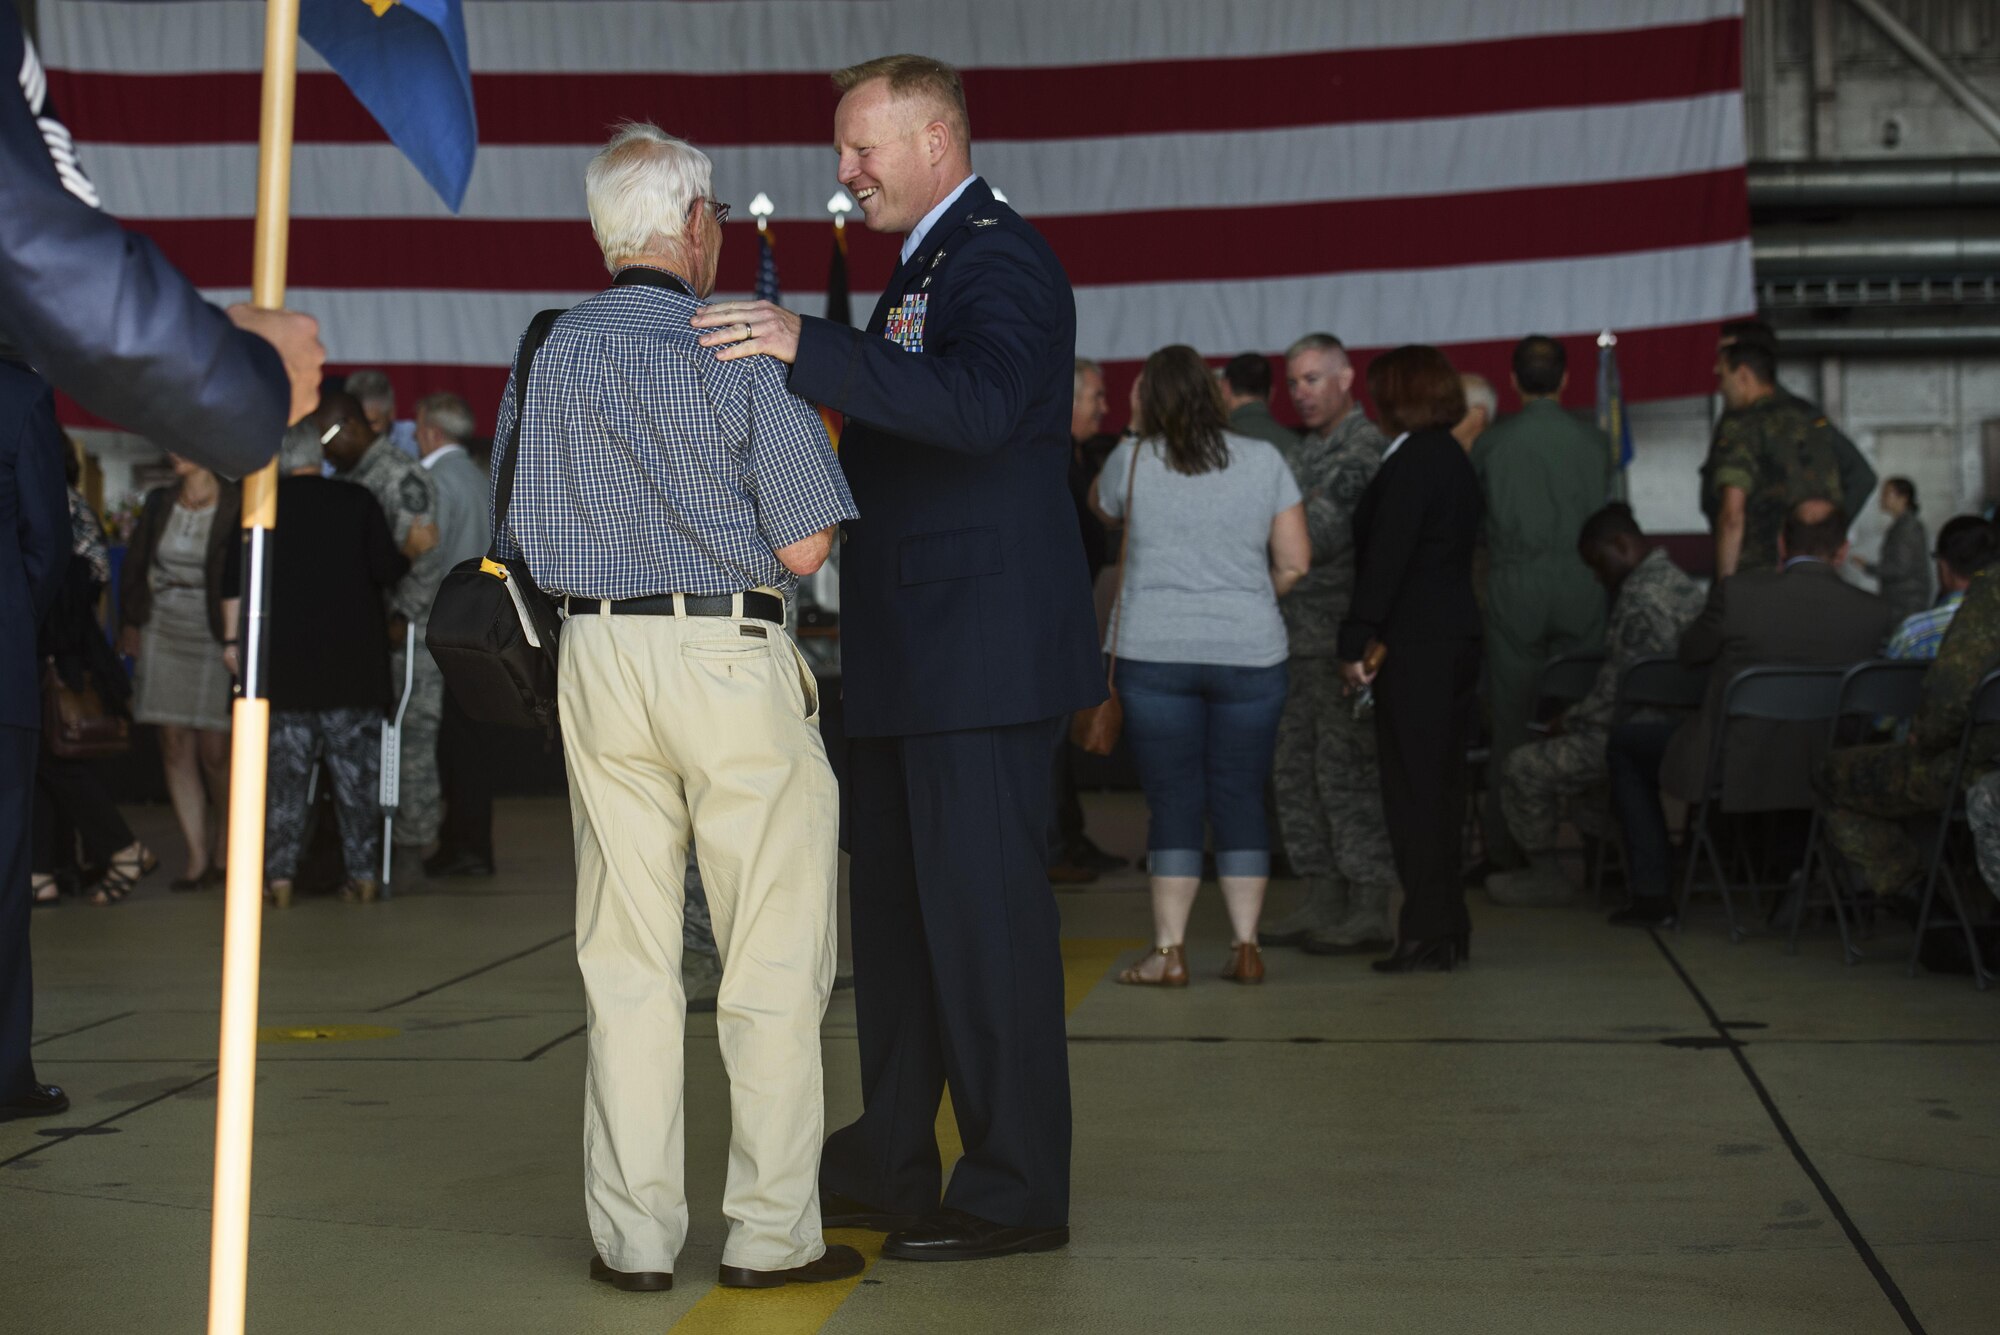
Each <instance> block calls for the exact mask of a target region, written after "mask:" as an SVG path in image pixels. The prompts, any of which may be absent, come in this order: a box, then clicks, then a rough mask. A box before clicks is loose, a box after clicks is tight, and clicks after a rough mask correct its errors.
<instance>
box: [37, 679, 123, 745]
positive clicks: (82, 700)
mask: <svg viewBox="0 0 2000 1335" xmlns="http://www.w3.org/2000/svg"><path fill="white" fill-rule="evenodd" d="M131 747H132V722H131V720H130V719H127V718H124V717H122V716H120V715H118V714H114V713H112V712H111V711H110V710H108V709H106V708H105V707H104V698H103V697H102V696H100V695H99V694H98V693H97V688H96V687H95V686H93V685H91V684H90V683H89V681H88V680H86V681H85V682H84V684H83V686H82V687H81V688H78V687H74V686H71V685H69V684H68V683H67V682H65V681H64V680H63V679H62V674H61V673H60V672H57V671H56V661H55V660H54V659H53V658H45V659H43V660H42V748H43V749H44V750H45V751H47V752H48V753H49V754H50V755H51V756H53V757H55V758H56V759H57V760H100V759H102V758H104V757H106V756H122V755H124V754H125V753H126V752H127V751H129V750H130V749H131Z"/></svg>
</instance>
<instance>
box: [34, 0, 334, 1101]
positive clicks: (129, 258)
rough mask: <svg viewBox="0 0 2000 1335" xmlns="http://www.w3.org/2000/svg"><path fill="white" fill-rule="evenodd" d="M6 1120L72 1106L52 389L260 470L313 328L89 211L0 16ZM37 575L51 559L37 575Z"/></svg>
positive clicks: (196, 456) (301, 380)
mask: <svg viewBox="0 0 2000 1335" xmlns="http://www.w3.org/2000/svg"><path fill="white" fill-rule="evenodd" d="M0 70H5V71H8V77H12V78H14V80H15V84H14V87H12V88H9V89H0V436H4V437H5V441H4V443H0V475H4V476H0V508H4V510H5V513H0V532H4V533H5V534H6V535H7V541H9V542H10V543H13V542H18V544H19V550H18V551H17V552H15V553H13V554H12V559H11V560H4V561H0V650H4V654H0V682H4V686H0V775H5V779H4V781H0V1121H9V1120H12V1119H14V1118H17V1117H48V1116H53V1115H55V1114H58V1113H61V1112H63V1111H65V1110H67V1109H68V1107H69V1096H68V1095H67V1094H65V1093H64V1092H63V1091H62V1090H61V1089H60V1088H59V1087H57V1086H55V1085H45V1084H42V1083H41V1082H40V1081H39V1080H37V1079H36V1078H35V1074H34V1064H33V1063H32V1062H31V1061H29V1059H28V1043H29V1035H30V1033H31V1031H32V1028H33V1020H34V1016H33V1003H34V992H33V987H32V985H31V982H30V979H29V964H28V913H29V908H30V894H31V891H30V889H29V875H28V825H29V815H30V813H29V811H28V805H29V803H28V798H29V795H30V790H31V789H32V787H33V784H32V782H31V780H32V776H33V774H34V769H35V757H36V755H37V753H38V751H39V745H38V741H37V736H36V734H37V732H38V731H39V729H40V726H41V715H40V707H39V705H38V704H37V703H36V700H37V693H36V686H35V673H36V663H35V655H34V652H33V650H34V641H35V625H36V623H37V622H38V621H39V620H40V613H41V611H42V610H43V608H44V607H45V606H46V603H47V599H48V597H50V596H51V594H52V591H53V589H54V587H55V579H56V576H58V575H60V574H61V571H62V565H61V563H60V562H58V561H56V560H54V557H55V556H58V555H61V556H65V557H66V554H67V548H66V547H64V546H61V545H60V544H56V545H54V546H50V545H49V541H50V539H51V538H53V537H55V536H56V535H55V534H52V533H50V532H49V531H48V529H47V526H46V525H47V523H48V522H53V520H52V518H51V517H53V516H56V515H57V514H58V513H59V511H58V509H57V508H56V506H57V505H58V504H59V503H60V501H61V499H62V472H61V469H60V467H58V466H57V465H58V464H59V463H60V458H61V453H60V452H61V447H62V438H61V434H60V432H59V430H58V429H57V426H56V420H55V412H54V408H53V406H52V404H53V398H52V396H51V395H50V393H49V384H50V383H53V384H54V385H55V386H56V387H57V388H59V389H62V390H63V391H65V392H66V393H68V394H70V395H72V396H73V397H74V398H75V399H76V400H77V401H78V402H79V403H81V404H83V405H84V406H85V407H86V408H89V409H90V410H91V411H92V412H95V413H99V414H101V415H103V416H105V417H108V418H110V419H112V420H113V421H116V422H118V423H120V424H121V425H123V426H125V427H128V428H129V429H131V430H133V431H136V432H139V433H140V434H142V435H145V436H148V437H150V438H151V439H153V440H154V441H155V442H157V443H158V444H160V445H162V446H164V447H166V448H167V449H169V450H172V451H174V452H175V453H176V454H180V455H182V456H184V457H186V458H189V459H192V460H194V461H195V462H196V463H199V464H201V465H203V466H204V467H207V468H212V469H214V470H215V471H216V472H218V473H221V474H223V475H225V476H228V477H239V476H241V475H242V474H244V473H246V472H248V471H250V470H251V469H253V468H255V467H257V466H258V465H259V464H261V463H263V462H264V461H265V460H267V459H269V458H270V457H271V455H272V454H274V453H275V452H276V451H277V448H278V440H279V437H280V436H281V435H283V433H284V429H285V424H286V423H287V422H291V421H296V420H297V419H298V418H300V417H303V416H305V415H306V414H307V413H308V412H311V411H312V408H313V405H314V404H315V403H316V402H317V401H318V398H319V372H320V365H321V363H323V362H324V361H325V360H326V349H325V348H323V347H321V346H320V341H319V326H318V325H317V324H316V323H315V322H314V321H313V319H312V318H311V317H310V316H305V315H299V314H297V313H295V312H290V311H260V310H253V309H251V308H250V307H248V306H237V307H232V308H231V309H230V310H229V311H228V312H227V313H225V312H223V311H220V310H217V309H216V308H215V307H213V306H211V305H209V304H208V303H207V302H205V301H203V300H202V299H201V294H200V293H198V292H196V291H195V289H194V286H193V285H192V284H190V283H189V282H188V281H187V279H185V278H183V277H182V276H181V275H180V273H178V272H177V271H176V270H175V269H174V267H173V266H172V265H171V264H168V263H167V261H166V259H165V258H164V257H163V256H162V255H161V254H160V252H159V250H158V249H157V248H156V247H155V246H154V245H153V243H152V242H150V241H148V240H147V239H146V238H144V237H142V236H137V235H134V234H132V233H129V232H127V231H126V230H125V229H124V228H122V227H120V226H119V225H118V223H117V222H116V221H115V220H113V219H111V218H109V217H107V216H106V215H105V214H104V213H103V212H101V211H100V209H99V207H98V204H99V201H98V197H97V189H96V187H95V186H94V185H92V184H91V181H90V178H89V177H88V176H87V175H85V174H84V170H83V166H82V164H81V163H80V162H79V161H78V160H77V154H76V148H75V145H74V144H73V143H72V142H71V140H70V135H69V130H68V129H67V128H66V127H65V126H64V125H63V123H62V119H61V117H60V116H58V115H57V114H56V108H55V105H54V102H53V100H52V99H51V97H50V95H49V81H48V76H47V73H46V72H45V71H44V70H43V69H42V63H41V60H40V58H39V57H38V56H37V55H36V54H35V47H34V44H33V43H32V42H30V41H29V40H28V36H27V34H26V33H24V32H23V31H22V30H21V17H20V12H19V10H18V9H17V8H16V7H15V6H13V5H0ZM45 558H46V559H45Z"/></svg>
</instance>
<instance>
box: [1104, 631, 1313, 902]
mask: <svg viewBox="0 0 2000 1335" xmlns="http://www.w3.org/2000/svg"><path fill="white" fill-rule="evenodd" d="M1117 683H1118V699H1119V702H1120V703H1121V704H1122V705H1123V706H1124V708H1125V736H1126V739H1127V740H1128V741H1130V742H1131V744H1132V755H1133V758H1134V759H1136V760H1137V761H1138V762H1139V782H1140V784H1141V786H1143V787H1144V788H1145V790H1146V810H1147V813H1148V814H1149V815H1150V816H1151V818H1152V830H1151V833H1150V834H1149V835H1148V836H1147V839H1146V849H1147V868H1148V870H1149V871H1151V872H1152V874H1153V875H1155V876H1200V875H1201V855H1202V850H1203V848H1204V847H1206V845H1207V842H1208V841H1207V839H1206V838H1204V837H1203V836H1204V831H1203V820H1204V818H1206V821H1207V825H1208V828H1209V830H1212V831H1213V833H1214V836H1215V864H1216V869H1217V870H1218V871H1219V872H1220V873H1221V874H1222V875H1224V876H1267V875H1269V874H1270V871H1271V834H1270V824H1269V822H1268V821H1267V820H1266V818H1265V813H1264V785H1265V783H1266V782H1267V781H1268V780H1269V779H1270V777H1271V757H1272V754H1273V752H1274V751H1275V750H1276V748H1277V745H1278V715H1279V714H1280V713H1281V712H1282V711H1283V710H1284V707H1285V665H1284V664H1283V663H1275V664H1273V665H1272V666H1270V667H1265V668H1246V667H1222V666H1218V665H1215V664H1210V663H1145V662H1138V661H1135V660H1133V659H1129V658H1128V659H1121V660H1120V661H1119V664H1118V676H1117Z"/></svg>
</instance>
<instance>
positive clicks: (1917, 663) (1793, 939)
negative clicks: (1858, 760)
mask: <svg viewBox="0 0 2000 1335" xmlns="http://www.w3.org/2000/svg"><path fill="white" fill-rule="evenodd" d="M1930 667H1931V665H1930V661H1929V660H1928V659H1908V658H1876V659H1870V660H1869V661H1868V662H1866V663H1856V664H1855V665H1854V666H1853V667H1851V668H1849V669H1847V674H1846V675H1845V676H1843V677H1842V678H1841V679H1840V700H1839V702H1838V703H1837V704H1835V705H1834V711H1833V717H1832V718H1831V719H1830V720H1828V722H1827V737H1826V741H1827V747H1828V748H1829V749H1831V748H1833V747H1836V746H1838V745H1840V742H1841V738H1840V730H1841V727H1842V725H1843V724H1846V723H1848V722H1849V721H1850V720H1853V719H1871V720H1872V719H1894V720H1896V721H1897V722H1901V721H1902V720H1904V719H1907V718H1910V717H1911V716H1913V715H1914V714H1915V713H1916V712H1917V704H1918V702H1919V701H1920V700H1922V699H1923V693H1924V674H1925V673H1927V672H1929V671H1930ZM1825 808H1826V804H1825V803H1824V802H1823V801H1822V802H1815V803H1813V814H1812V824H1811V826H1810V827H1808V829H1807V832H1806V857H1805V862H1804V863H1803V864H1802V865H1801V866H1800V868H1799V889H1798V895H1797V897H1796V898H1795V899H1794V900H1793V901H1792V924H1791V930H1790V932H1789V933H1787V936H1786V940H1785V951H1786V953H1787V954H1791V955H1796V954H1798V953H1799V926H1800V924H1801V923H1803V922H1804V921H1805V916H1806V910H1807V909H1808V908H1817V907H1819V906H1818V905H1817V904H1813V903H1808V901H1809V900H1810V899H1811V898H1812V890H1813V864H1814V861H1815V860H1817V861H1818V863H1819V868H1820V870H1821V871H1822V872H1823V873H1824V874H1825V877H1826V893H1827V902H1828V904H1829V906H1830V907H1831V908H1832V909H1833V919H1834V921H1835V922H1836V923H1838V924H1839V926H1840V949H1841V953H1842V957H1843V958H1844V959H1845V960H1846V962H1847V963H1849V964H1853V963H1854V962H1855V961H1857V960H1859V959H1860V958H1861V951H1860V949H1859V948H1858V947H1856V946H1855V944H1854V937H1853V935H1852V934H1851V933H1850V932H1849V931H1848V926H1847V915H1848V908H1849V905H1848V904H1847V896H1846V895H1845V893H1843V891H1842V887H1841V875H1840V870H1839V869H1838V868H1837V867H1835V866H1834V865H1833V863H1832V862H1830V861H1829V860H1828V859H1827V856H1826V853H1825V851H1824V850H1823V849H1822V848H1821V846H1820V839H1821V836H1822V834H1823V833H1824V829H1825V824H1826V810H1825Z"/></svg>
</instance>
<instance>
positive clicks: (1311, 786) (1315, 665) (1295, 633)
mask: <svg viewBox="0 0 2000 1335" xmlns="http://www.w3.org/2000/svg"><path fill="white" fill-rule="evenodd" d="M1383 448H1384V441H1383V439H1382V433H1381V432H1380V431H1379V430H1377V429H1376V427H1375V424H1374V423H1373V422H1371V421H1369V420H1368V418H1367V417H1366V416H1364V415H1363V414H1362V412H1361V410H1360V409H1358V408H1357V409H1355V410H1354V411H1352V412H1350V413H1348V415H1347V416H1346V417H1343V418H1342V419H1341V420H1340V421H1338V422H1336V423H1335V424H1334V425H1333V426H1332V428H1330V429H1329V430H1327V431H1326V432H1323V433H1321V432H1315V433H1312V434H1309V435H1307V436H1305V437H1303V438H1302V439H1300V440H1299V441H1297V442H1296V443H1295V444H1293V445H1292V446H1291V447H1290V448H1289V449H1285V450H1284V454H1285V458H1286V462H1288V463H1289V464H1291V466H1292V474H1293V476H1294V477H1296V478H1297V479H1298V484H1299V491H1300V492H1301V493H1302V494H1303V496H1304V498H1305V510H1306V529H1307V532H1308V533H1309V534H1310V536H1311V538H1312V570H1311V572H1310V573H1309V574H1307V575H1306V576H1305V577H1304V578H1303V579H1301V580H1300V581H1299V582H1298V584H1297V585H1296V586H1294V587H1293V589H1292V591H1291V592H1290V593H1288V594H1286V595H1285V597H1283V598H1281V599H1280V600H1279V602H1278V606H1279V609H1280V610H1281V611H1282V612H1283V613H1284V617H1285V631H1286V634H1287V636H1288V637H1289V640H1290V652H1291V661H1290V664H1289V667H1288V671H1289V673H1290V686H1289V689H1288V691H1287V694H1286V697H1285V712H1284V715H1283V716H1282V717H1281V719H1280V720H1279V723H1278V751H1277V758H1276V762H1275V765H1274V780H1275V784H1276V788H1277V813H1278V829H1279V831H1280V832H1281V833H1282V835H1283V836H1284V841H1285V853H1286V856H1287V857H1288V858H1289V859H1290V861H1291V864H1292V867H1293V869H1294V870H1295V871H1296V872H1297V873H1298V874H1299V875H1301V876H1303V877H1305V878H1306V884H1307V899H1306V904H1305V906H1304V907H1303V908H1302V909H1300V910H1299V912H1298V913H1296V914H1293V915H1292V916H1291V917H1290V918H1289V919H1280V920H1278V921H1276V922H1273V923H1272V924H1271V925H1270V928H1269V929H1268V930H1267V931H1266V932H1265V933H1264V935H1265V936H1266V937H1268V938H1270V939H1271V940H1273V941H1274V942H1278V943H1281V944H1293V943H1297V942H1299V941H1300V940H1302V939H1304V938H1306V937H1308V936H1311V935H1313V934H1319V935H1320V936H1323V937H1324V938H1325V939H1326V943H1327V944H1332V945H1338V946H1348V945H1354V944H1358V943H1359V942H1362V941H1376V940H1382V939H1385V938H1386V937H1387V936H1388V934H1389V933H1388V902H1389V894H1390V892H1391V891H1392V890H1393V889H1394V887H1395V884H1396V869H1395V862H1394V859H1393V857H1392V856H1391V853H1390V849H1389V831H1388V827H1387V825H1386V824H1384V822H1383V817H1382V786H1381V779H1380V775H1379V773H1378V770H1377V767H1376V758H1375V727H1374V723H1373V721H1372V720H1370V719H1367V718H1363V719H1360V720H1356V719H1355V717H1354V701H1353V700H1352V699H1350V698H1348V697H1347V696H1345V695H1344V694H1342V692H1341V683H1340V660H1339V658H1338V656H1337V646H1336V632H1337V630H1338V628H1339V626H1340V620H1341V618H1342V617H1344V616H1345V615H1346V614H1347V604H1348V601H1349V600H1350V599H1351V598H1352V597H1353V596H1354V507H1355V505H1356V504H1357V503H1359V501H1360V500H1361V493H1362V492H1364V491H1366V490H1367V488H1368V483H1369V481H1370V479H1372V478H1373V477H1374V476H1375V470H1376V469H1377V468H1379V467H1381V465H1382V450H1383Z"/></svg>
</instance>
